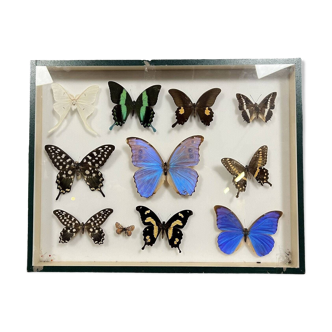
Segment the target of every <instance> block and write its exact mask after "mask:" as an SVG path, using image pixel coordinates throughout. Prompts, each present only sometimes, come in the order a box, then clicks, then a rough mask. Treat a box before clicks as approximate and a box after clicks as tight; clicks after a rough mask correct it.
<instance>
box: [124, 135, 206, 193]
mask: <svg viewBox="0 0 332 332" xmlns="http://www.w3.org/2000/svg"><path fill="white" fill-rule="evenodd" d="M203 141H204V137H203V136H199V135H197V136H191V137H188V138H186V139H185V140H184V141H182V142H181V143H180V144H179V145H178V146H177V147H176V148H175V149H174V151H173V153H172V154H171V156H170V158H169V160H168V162H167V163H166V162H164V161H163V159H162V158H161V157H160V155H159V153H158V152H157V150H156V149H155V148H154V147H153V146H152V145H151V144H150V143H148V142H147V141H145V140H143V139H141V138H137V137H129V138H127V143H128V145H129V146H130V148H131V152H132V157H131V159H132V163H133V165H134V166H136V167H139V168H140V169H139V170H138V171H136V172H135V174H134V181H135V184H136V188H137V192H138V193H139V194H140V195H141V196H142V197H145V198H148V197H150V196H152V195H153V194H155V193H156V192H157V190H158V189H159V188H160V186H161V185H162V184H163V183H164V181H165V179H166V181H167V182H168V183H169V184H170V185H171V186H172V187H173V189H174V190H175V191H176V192H177V193H178V194H179V195H182V196H187V195H189V196H191V195H192V194H193V192H194V191H195V188H196V185H197V181H198V174H197V172H196V171H195V170H194V169H193V168H192V167H193V166H196V165H197V164H198V163H199V146H200V145H201V143H202V142H203Z"/></svg>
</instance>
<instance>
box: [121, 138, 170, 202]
mask: <svg viewBox="0 0 332 332" xmlns="http://www.w3.org/2000/svg"><path fill="white" fill-rule="evenodd" d="M127 143H128V145H129V146H130V148H131V153H132V156H131V160H132V162H133V165H134V166H136V167H139V168H140V169H139V170H138V171H136V172H135V174H134V180H135V184H136V188H137V192H138V193H139V194H140V195H141V196H142V197H145V198H148V197H150V196H152V195H153V194H154V193H156V192H157V190H158V189H159V187H160V185H161V184H162V183H163V182H164V179H165V176H164V174H163V171H164V170H163V165H164V163H163V160H162V159H161V157H160V155H159V154H158V152H157V151H156V149H155V148H154V147H153V146H152V145H151V144H149V143H148V142H146V141H144V140H143V139H141V138H137V137H129V138H127Z"/></svg>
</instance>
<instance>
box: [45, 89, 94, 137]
mask: <svg viewBox="0 0 332 332" xmlns="http://www.w3.org/2000/svg"><path fill="white" fill-rule="evenodd" d="M51 87H52V90H53V96H54V100H55V101H56V103H54V105H53V108H54V110H55V111H56V112H57V113H58V114H59V115H60V119H59V122H58V123H57V124H56V126H55V127H53V128H52V129H51V130H50V131H49V133H51V132H52V131H54V130H56V129H57V128H58V127H59V126H60V125H61V123H62V122H63V120H64V119H65V117H66V116H67V114H68V113H69V110H70V109H72V110H73V111H75V110H77V111H78V114H79V115H80V117H81V119H82V121H83V124H84V126H85V128H86V129H87V130H88V131H90V132H91V133H93V134H95V135H97V133H96V132H95V131H94V130H93V129H92V128H91V127H90V125H89V124H88V122H87V118H88V117H89V116H90V115H91V114H92V113H93V111H94V106H93V105H92V104H93V103H94V102H95V100H96V97H97V93H98V91H99V86H98V85H91V86H89V87H88V88H87V89H86V90H84V91H83V92H82V93H81V94H80V95H77V96H75V97H74V96H73V95H71V94H70V93H69V92H68V91H66V90H65V89H64V88H63V87H62V86H61V85H60V84H58V83H54V84H52V85H51Z"/></svg>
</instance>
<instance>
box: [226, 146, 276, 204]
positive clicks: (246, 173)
mask: <svg viewBox="0 0 332 332" xmlns="http://www.w3.org/2000/svg"><path fill="white" fill-rule="evenodd" d="M267 150H268V148H267V146H266V145H263V146H261V147H260V148H259V149H258V150H257V151H256V152H255V154H254V155H253V157H252V158H251V160H250V163H249V166H243V165H242V164H240V163H239V162H238V161H236V160H234V159H232V158H223V159H221V162H222V164H223V165H224V166H225V167H226V169H227V171H228V172H229V173H231V174H232V175H233V183H234V185H235V187H236V189H237V190H238V192H237V194H236V198H238V197H239V194H240V192H241V191H242V192H244V191H246V187H247V179H248V177H251V176H252V177H254V178H255V179H256V181H257V182H258V183H260V184H261V185H262V186H263V185H264V184H265V183H267V184H269V185H270V186H272V184H271V183H270V182H269V181H268V180H269V171H268V170H267V169H266V168H264V167H263V166H265V165H266V163H267Z"/></svg>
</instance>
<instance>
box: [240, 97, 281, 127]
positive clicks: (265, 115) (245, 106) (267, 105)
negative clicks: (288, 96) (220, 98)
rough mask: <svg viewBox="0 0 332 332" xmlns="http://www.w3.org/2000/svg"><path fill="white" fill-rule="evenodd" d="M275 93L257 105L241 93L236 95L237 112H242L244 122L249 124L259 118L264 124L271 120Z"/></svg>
mask: <svg viewBox="0 0 332 332" xmlns="http://www.w3.org/2000/svg"><path fill="white" fill-rule="evenodd" d="M276 97H277V93H276V92H272V93H270V94H268V95H267V96H266V97H265V98H264V99H263V100H262V101H261V102H260V103H259V104H257V103H253V102H252V101H251V100H250V99H249V98H248V97H246V96H245V95H242V94H241V93H237V94H236V98H237V100H238V102H239V110H240V111H242V117H243V119H244V121H246V122H248V123H250V122H252V121H253V120H254V119H256V118H257V119H258V118H261V119H262V120H263V121H264V122H268V121H269V120H270V119H271V118H272V115H273V113H272V110H274V107H275V103H274V102H275V100H276Z"/></svg>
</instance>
